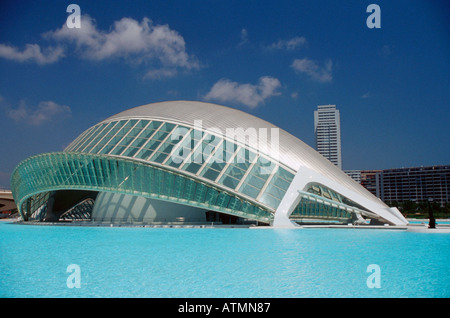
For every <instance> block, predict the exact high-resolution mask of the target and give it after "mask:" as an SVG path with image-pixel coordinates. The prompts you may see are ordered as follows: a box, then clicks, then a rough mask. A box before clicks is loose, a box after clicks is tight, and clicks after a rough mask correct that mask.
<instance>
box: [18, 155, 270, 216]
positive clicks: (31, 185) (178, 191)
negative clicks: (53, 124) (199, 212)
mask: <svg viewBox="0 0 450 318" xmlns="http://www.w3.org/2000/svg"><path fill="white" fill-rule="evenodd" d="M11 181H12V191H13V193H14V199H15V200H16V203H17V206H18V207H19V211H20V213H21V215H22V217H23V218H24V220H30V219H34V220H40V219H41V217H42V215H43V214H45V213H44V211H45V209H46V207H47V204H48V199H49V197H50V196H51V194H52V193H53V191H57V190H60V189H61V190H62V189H64V190H71V189H75V190H90V191H106V192H116V193H124V194H131V195H141V196H144V197H148V198H154V199H160V200H167V201H171V202H177V203H181V204H187V205H190V206H195V207H199V208H204V209H210V210H214V211H218V212H223V213H227V214H231V215H235V216H239V217H243V218H249V219H253V220H259V221H261V222H265V223H270V222H271V220H272V213H271V211H270V210H268V209H265V208H264V207H261V206H258V205H256V204H254V203H253V202H250V201H248V200H245V198H243V197H240V196H238V195H236V194H234V193H232V192H231V191H230V192H229V191H224V190H223V189H219V188H216V187H214V186H211V185H208V184H205V183H203V182H201V181H199V180H196V179H194V178H190V177H188V176H185V175H181V174H177V173H175V172H174V171H169V170H165V169H161V168H159V167H156V166H153V165H148V164H145V163H142V162H136V161H132V160H129V159H124V158H119V157H107V156H104V155H94V154H82V153H64V152H59V153H58V152H55V153H48V154H42V155H38V156H34V157H31V158H29V159H27V160H25V161H23V162H22V163H21V164H20V165H19V166H18V167H17V168H16V170H15V171H14V173H13V176H12V180H11Z"/></svg>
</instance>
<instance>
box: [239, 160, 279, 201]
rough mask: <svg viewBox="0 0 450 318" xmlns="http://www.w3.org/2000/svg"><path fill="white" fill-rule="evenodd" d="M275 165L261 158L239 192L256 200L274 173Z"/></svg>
mask: <svg viewBox="0 0 450 318" xmlns="http://www.w3.org/2000/svg"><path fill="white" fill-rule="evenodd" d="M273 167H274V164H273V163H271V162H268V161H267V160H266V159H265V158H261V157H259V158H258V160H257V162H256V163H255V165H254V166H253V168H252V170H251V171H250V173H249V174H248V176H247V178H246V179H245V181H244V182H243V184H242V186H241V188H240V189H239V192H242V193H243V194H246V195H248V196H250V197H252V198H256V197H257V196H258V194H259V191H260V190H261V189H262V187H263V186H264V184H265V183H266V181H267V178H268V177H269V176H270V172H272V171H273Z"/></svg>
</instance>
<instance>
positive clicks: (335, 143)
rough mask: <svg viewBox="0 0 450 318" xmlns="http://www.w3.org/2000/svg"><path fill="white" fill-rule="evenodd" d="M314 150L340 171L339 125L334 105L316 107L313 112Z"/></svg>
mask: <svg viewBox="0 0 450 318" xmlns="http://www.w3.org/2000/svg"><path fill="white" fill-rule="evenodd" d="M314 134H315V136H316V150H317V151H318V152H319V153H320V154H321V155H323V156H324V157H325V158H327V159H328V160H330V161H331V162H332V163H333V164H334V165H336V166H337V167H339V169H342V156H341V123H340V116H339V110H338V109H336V105H321V106H317V110H315V111H314Z"/></svg>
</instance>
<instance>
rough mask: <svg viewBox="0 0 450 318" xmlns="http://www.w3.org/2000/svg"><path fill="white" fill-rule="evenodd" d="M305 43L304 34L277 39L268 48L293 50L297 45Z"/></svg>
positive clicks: (300, 45)
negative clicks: (287, 38) (286, 38)
mask: <svg viewBox="0 0 450 318" xmlns="http://www.w3.org/2000/svg"><path fill="white" fill-rule="evenodd" d="M305 45H306V38H305V37H304V36H296V37H293V38H292V39H289V40H279V41H278V42H276V43H273V44H272V45H271V46H270V48H272V49H280V50H282V49H285V50H288V51H292V50H295V49H296V48H298V47H302V46H305Z"/></svg>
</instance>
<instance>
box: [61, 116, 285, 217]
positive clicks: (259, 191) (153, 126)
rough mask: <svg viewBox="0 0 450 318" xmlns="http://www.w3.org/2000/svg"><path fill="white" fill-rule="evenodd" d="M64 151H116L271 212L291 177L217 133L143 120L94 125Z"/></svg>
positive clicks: (269, 161) (283, 169)
mask: <svg viewBox="0 0 450 318" xmlns="http://www.w3.org/2000/svg"><path fill="white" fill-rule="evenodd" d="M65 152H83V153H90V154H104V155H116V156H121V157H129V158H134V159H139V160H143V161H145V162H150V163H156V164H158V165H162V166H163V167H168V168H169V169H173V168H175V169H179V170H182V171H183V173H185V174H186V175H191V176H195V177H196V178H198V179H200V180H203V181H205V182H208V183H212V184H217V185H219V186H220V187H221V188H222V187H225V188H227V189H229V190H233V191H236V192H237V193H239V194H240V195H242V196H244V197H246V198H248V199H249V201H254V202H257V203H259V204H261V205H263V206H265V207H266V208H267V209H269V210H271V211H275V210H276V208H277V207H278V205H279V203H280V201H281V199H282V198H283V196H284V194H285V193H286V190H287V188H288V187H289V184H290V182H291V181H292V179H293V177H294V175H293V173H291V172H289V171H288V170H287V168H283V167H280V166H279V164H278V162H273V161H271V160H270V159H268V158H266V157H264V156H262V155H260V154H258V153H256V152H254V151H252V150H249V149H248V148H246V147H244V146H243V145H238V144H237V143H236V142H234V141H230V140H226V139H224V138H223V137H222V136H219V135H213V134H210V133H206V132H203V131H198V130H195V129H194V127H187V126H183V125H177V124H174V123H169V122H163V121H157V120H148V119H121V120H115V121H110V122H107V123H105V122H103V123H100V124H98V125H96V126H94V127H92V128H90V129H88V130H87V131H86V132H85V133H83V134H82V135H81V136H80V138H77V139H76V140H75V141H74V142H73V143H72V144H70V145H69V146H68V147H67V148H66V149H65Z"/></svg>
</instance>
